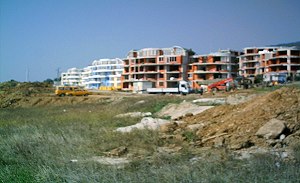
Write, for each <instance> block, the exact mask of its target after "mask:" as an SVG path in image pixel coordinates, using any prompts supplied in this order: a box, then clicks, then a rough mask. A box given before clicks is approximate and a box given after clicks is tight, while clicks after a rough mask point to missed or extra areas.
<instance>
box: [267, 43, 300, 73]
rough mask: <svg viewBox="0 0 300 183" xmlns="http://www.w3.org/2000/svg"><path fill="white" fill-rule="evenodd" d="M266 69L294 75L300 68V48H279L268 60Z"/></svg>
mask: <svg viewBox="0 0 300 183" xmlns="http://www.w3.org/2000/svg"><path fill="white" fill-rule="evenodd" d="M266 70H267V72H276V73H285V74H287V76H293V75H294V74H295V73H296V72H297V70H300V49H299V48H297V47H282V48H278V49H277V50H276V52H275V53H273V54H272V57H271V58H269V59H268V60H267V61H266Z"/></svg>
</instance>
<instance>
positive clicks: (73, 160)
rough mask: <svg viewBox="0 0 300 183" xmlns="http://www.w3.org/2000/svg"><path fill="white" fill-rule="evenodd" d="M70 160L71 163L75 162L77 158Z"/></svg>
mask: <svg viewBox="0 0 300 183" xmlns="http://www.w3.org/2000/svg"><path fill="white" fill-rule="evenodd" d="M70 162H71V163H77V162H78V160H77V159H71V160H70Z"/></svg>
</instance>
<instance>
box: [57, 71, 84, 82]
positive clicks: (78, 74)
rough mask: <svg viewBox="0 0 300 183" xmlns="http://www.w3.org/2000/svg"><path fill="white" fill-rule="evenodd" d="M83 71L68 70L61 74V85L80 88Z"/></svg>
mask: <svg viewBox="0 0 300 183" xmlns="http://www.w3.org/2000/svg"><path fill="white" fill-rule="evenodd" d="M82 72H83V69H77V68H70V69H68V70H67V72H63V73H61V85H63V86H82Z"/></svg>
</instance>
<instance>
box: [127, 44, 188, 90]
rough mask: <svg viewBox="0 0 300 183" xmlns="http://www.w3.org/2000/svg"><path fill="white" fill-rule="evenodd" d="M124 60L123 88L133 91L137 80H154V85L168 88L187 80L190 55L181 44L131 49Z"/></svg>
mask: <svg viewBox="0 0 300 183" xmlns="http://www.w3.org/2000/svg"><path fill="white" fill-rule="evenodd" d="M123 61H124V72H123V74H122V78H121V81H122V89H123V90H129V91H132V90H133V84H134V83H135V82H152V87H155V88H166V87H176V85H177V83H178V81H180V80H187V66H188V61H189V55H188V51H187V50H186V49H184V48H182V47H179V46H173V47H170V48H144V49H141V50H131V51H129V53H128V55H127V58H125V59H123Z"/></svg>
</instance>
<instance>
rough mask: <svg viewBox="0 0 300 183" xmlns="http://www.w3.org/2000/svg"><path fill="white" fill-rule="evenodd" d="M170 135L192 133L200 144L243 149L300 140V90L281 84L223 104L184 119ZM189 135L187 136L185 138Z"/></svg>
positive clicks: (280, 145) (170, 131)
mask: <svg viewBox="0 0 300 183" xmlns="http://www.w3.org/2000/svg"><path fill="white" fill-rule="evenodd" d="M182 121H184V123H182V124H181V125H179V126H178V127H177V128H172V129H171V130H165V131H167V133H168V135H174V136H175V135H182V136H183V137H184V134H187V132H189V134H190V133H192V134H193V135H194V136H195V138H193V141H192V142H190V144H191V145H193V146H199V147H226V148H228V149H232V150H239V149H243V148H249V147H252V146H257V147H277V148H281V147H285V146H289V145H292V144H295V143H300V137H299V134H300V90H299V89H296V88H281V89H279V90H276V91H273V92H271V93H268V94H265V95H262V96H256V97H253V99H251V100H248V101H246V102H244V103H239V104H236V105H230V104H225V105H220V106H216V107H214V108H211V109H208V110H206V111H205V112H202V113H200V114H197V115H193V116H186V117H184V118H183V119H182ZM183 139H185V138H183Z"/></svg>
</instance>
